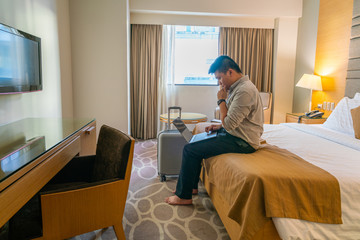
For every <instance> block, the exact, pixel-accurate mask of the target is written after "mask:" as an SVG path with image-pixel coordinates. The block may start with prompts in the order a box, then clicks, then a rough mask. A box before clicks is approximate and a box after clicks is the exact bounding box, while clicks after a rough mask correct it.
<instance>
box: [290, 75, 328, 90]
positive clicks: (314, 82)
mask: <svg viewBox="0 0 360 240" xmlns="http://www.w3.org/2000/svg"><path fill="white" fill-rule="evenodd" d="M296 86H297V87H302V88H307V89H311V90H318V91H322V85H321V77H320V76H316V75H313V74H304V75H303V76H302V77H301V78H300V80H299V82H298V83H297V84H296Z"/></svg>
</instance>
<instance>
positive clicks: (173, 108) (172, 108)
mask: <svg viewBox="0 0 360 240" xmlns="http://www.w3.org/2000/svg"><path fill="white" fill-rule="evenodd" d="M176 109H177V110H179V117H180V119H181V107H178V106H172V107H169V108H168V129H170V111H171V110H176Z"/></svg>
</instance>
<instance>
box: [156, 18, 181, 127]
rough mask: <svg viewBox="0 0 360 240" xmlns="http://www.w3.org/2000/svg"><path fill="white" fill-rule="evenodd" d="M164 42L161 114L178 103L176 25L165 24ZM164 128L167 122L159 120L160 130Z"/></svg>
mask: <svg viewBox="0 0 360 240" xmlns="http://www.w3.org/2000/svg"><path fill="white" fill-rule="evenodd" d="M162 43H163V44H162V49H161V60H160V61H161V62H160V78H159V91H158V94H159V95H158V99H159V102H158V112H159V114H163V113H167V112H168V107H170V106H176V105H177V104H178V97H177V91H176V88H175V83H174V66H175V63H174V59H175V56H174V51H175V26H173V25H164V26H163V35H162ZM164 129H165V124H164V123H161V122H160V121H159V123H158V131H161V130H164Z"/></svg>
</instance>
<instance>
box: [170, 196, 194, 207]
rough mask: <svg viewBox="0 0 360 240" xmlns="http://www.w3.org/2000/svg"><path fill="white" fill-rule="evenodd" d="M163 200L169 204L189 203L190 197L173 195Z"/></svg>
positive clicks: (190, 201)
mask: <svg viewBox="0 0 360 240" xmlns="http://www.w3.org/2000/svg"><path fill="white" fill-rule="evenodd" d="M165 202H166V203H168V204H170V205H191V204H192V199H181V198H179V197H178V196H176V195H175V196H171V197H167V198H165Z"/></svg>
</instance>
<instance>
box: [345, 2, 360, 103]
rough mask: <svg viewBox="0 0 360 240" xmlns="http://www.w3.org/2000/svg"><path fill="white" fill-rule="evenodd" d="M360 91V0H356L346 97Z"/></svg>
mask: <svg viewBox="0 0 360 240" xmlns="http://www.w3.org/2000/svg"><path fill="white" fill-rule="evenodd" d="M356 92H360V0H354V8H353V18H352V27H351V37H350V48H349V62H348V70H347V76H346V87H345V97H350V98H352V97H354V95H355V93H356Z"/></svg>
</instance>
